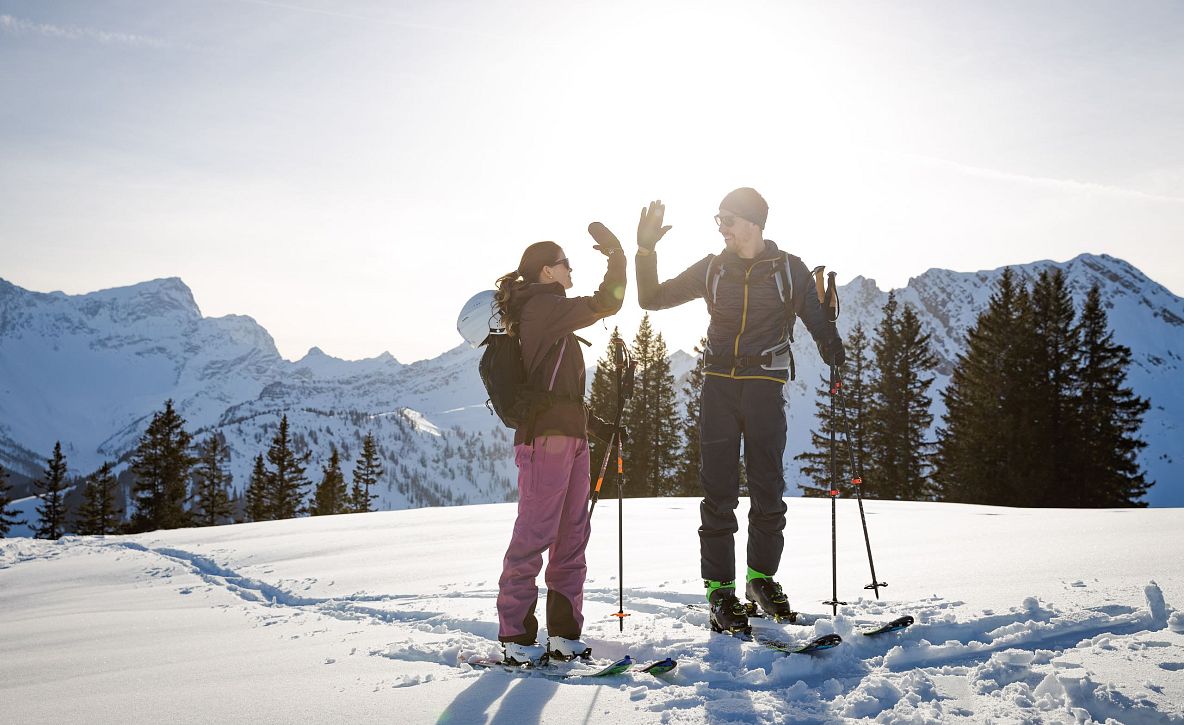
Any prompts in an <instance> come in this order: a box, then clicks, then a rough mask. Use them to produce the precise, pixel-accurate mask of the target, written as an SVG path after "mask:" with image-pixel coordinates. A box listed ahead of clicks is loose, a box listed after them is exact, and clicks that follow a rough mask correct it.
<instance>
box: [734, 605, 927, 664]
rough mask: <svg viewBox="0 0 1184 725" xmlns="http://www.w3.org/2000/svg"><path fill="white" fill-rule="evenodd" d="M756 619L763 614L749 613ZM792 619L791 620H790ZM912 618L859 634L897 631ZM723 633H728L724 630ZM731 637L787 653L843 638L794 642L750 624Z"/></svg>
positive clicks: (807, 650) (810, 649)
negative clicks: (754, 627) (756, 628)
mask: <svg viewBox="0 0 1184 725" xmlns="http://www.w3.org/2000/svg"><path fill="white" fill-rule="evenodd" d="M750 616H753V617H756V618H758V619H763V618H764V615H762V614H754V615H750ZM791 621H792V620H791ZM913 621H914V620H913V618H912V617H911V616H909V615H907V614H906V615H905V616H903V617H897V618H896V619H894V620H892V621H891V622H888V623H886V624H883V625H881V626H879V627H876V628H875V629H865V630H862V631H860V634H862V635H864V636H865V637H874V636H876V635H878V634H887V633H889V632H899V631H900V630H902V629H904V628H906V627H909V626H911V625H912V624H913ZM723 634H728V633H727V632H724V633H723ZM731 634H732V636H733V637H738V638H740V639H743V640H744V641H751V642H756V643H757V644H759V645H761V646H762V647H766V648H768V649H771V650H775V651H777V652H781V653H783V654H787V655H794V654H814V653H815V652H821V651H823V650H828V649H833V648H834V647H838V646H839V645H840V644H842V643H843V638H842V637H840V636H839V635H837V634H833V633H832V634H824V635H822V636H821V637H816V638H814V639H812V640H810V641H809V642H806V643H805V644H795V643H791V642H787V641H785V640H781V639H778V638H776V637H773V636H770V635H769V634H767V633H765V632H762V631H760V630H753V628H752V627H751V626H750V627H748V628H747V630H745V631H742V632H734V633H731Z"/></svg>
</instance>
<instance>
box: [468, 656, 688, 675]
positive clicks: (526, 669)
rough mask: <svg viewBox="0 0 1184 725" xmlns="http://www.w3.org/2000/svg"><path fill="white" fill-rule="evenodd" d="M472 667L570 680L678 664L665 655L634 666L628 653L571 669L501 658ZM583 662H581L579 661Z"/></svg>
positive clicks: (654, 671)
mask: <svg viewBox="0 0 1184 725" xmlns="http://www.w3.org/2000/svg"><path fill="white" fill-rule="evenodd" d="M468 664H469V665H471V666H473V667H480V668H484V669H494V670H502V671H503V672H509V673H510V674H523V675H539V676H540V677H547V678H550V679H555V680H572V679H596V678H601V677H612V676H614V675H623V674H625V673H626V672H631V671H632V672H644V673H646V674H649V675H654V676H658V675H664V674H666V673H667V672H670V671H671V670H673V669H674V668H675V667H677V666H678V661H677V660H674V659H671V658H670V657H667V658H666V659H663V660H655V661H654V662H651V663H649V664H647V665H645V666H643V667H636V665H637V663H636V662H634V661H633V658H632V657H630V656H629V655H625V656H624V657H622V658H621V659H619V660H617V661H615V662H609V663H607V664H604V663H592V664H593V668H592V669H581V670H573V669H572V668H571V667H565V666H560V665H556V664H552V663H551V662H549V661H543V662H538V663H527V664H523V665H511V664H507V663H506V662H503V661H501V660H489V659H479V660H473V661H471V662H469V663H468ZM565 664H567V663H565ZM581 664H583V663H581ZM596 665H600V668H599V669H595V667H596Z"/></svg>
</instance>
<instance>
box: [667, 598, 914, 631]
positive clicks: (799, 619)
mask: <svg viewBox="0 0 1184 725" xmlns="http://www.w3.org/2000/svg"><path fill="white" fill-rule="evenodd" d="M744 606H745V609H746V610H747V614H748V617H749V619H768V620H772V621H774V622H788V623H790V624H800V625H811V624H814V623H815V622H817V621H818V620H819V619H825V618H826V617H825V616H815V615H811V614H803V613H801V612H792V613H791V614H790V615H789V616H788V617H779V618H774V617H771V616H769V615H768V614H766V613H765V612H762V611H761V610H760V609H759V608H757V606H756V604H754V603H753V602H746V603H745V605H744ZM687 608H688V609H694V610H696V611H701V612H710V610H709V609H708V608H707V607H706V606H705V605H702V604H688V605H687ZM915 622H916V620H915V619H913V617H912V616H911V615H908V614H906V615H904V616H902V617H897V618H896V619H894V620H892V621H891V622H888V623H887V624H883V625H880V626H878V627H875V628H874V629H865V630H860V632H859V633H860V634H862V635H863V636H865V637H874V636H876V635H878V634H888V633H889V632H899V631H900V630H902V629H905V628H906V627H910V626H912V625H913V624H914V623H915Z"/></svg>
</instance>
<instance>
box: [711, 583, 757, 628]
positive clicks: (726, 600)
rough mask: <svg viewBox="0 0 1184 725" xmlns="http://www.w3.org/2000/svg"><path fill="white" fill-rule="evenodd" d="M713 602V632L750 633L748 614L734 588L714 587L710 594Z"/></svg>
mask: <svg viewBox="0 0 1184 725" xmlns="http://www.w3.org/2000/svg"><path fill="white" fill-rule="evenodd" d="M707 600H708V601H709V602H710V603H711V615H710V620H711V629H712V631H713V632H727V633H728V634H738V633H744V634H748V633H749V632H750V631H752V630H751V628H750V627H749V626H748V614H747V613H746V612H745V610H744V605H743V604H741V603H740V600H739V599H737V598H736V590H735V589H732V588H730V587H729V588H726V589H725V588H719V589H714V590H712V592H711V593H710V594H709V595H708V597H707Z"/></svg>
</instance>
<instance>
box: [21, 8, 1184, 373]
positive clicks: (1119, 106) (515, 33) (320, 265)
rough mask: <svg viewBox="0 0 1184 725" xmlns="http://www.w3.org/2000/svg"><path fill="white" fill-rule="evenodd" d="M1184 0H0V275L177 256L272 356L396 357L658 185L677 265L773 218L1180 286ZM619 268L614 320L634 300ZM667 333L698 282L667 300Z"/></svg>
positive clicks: (683, 341) (844, 233)
mask: <svg viewBox="0 0 1184 725" xmlns="http://www.w3.org/2000/svg"><path fill="white" fill-rule="evenodd" d="M1181 28H1184V4H1181V3H1179V2H1167V1H1162V2H1160V1H1154V0H1152V1H1148V2H1142V1H1140V2H1137V3H1100V2H1042V3H1027V2H977V3H976V2H960V3H943V2H912V3H907V2H900V3H871V2H868V3H853V2H825V3H824V2H817V3H799V2H735V3H729V4H726V5H725V4H722V3H709V2H698V1H695V0H689V1H685V0H684V1H679V2H663V3H659V2H645V1H638V2H624V1H621V2H618V1H616V0H606V1H605V2H597V3H585V4H578V5H577V4H574V3H572V4H569V3H549V2H542V1H541V0H532V1H524V2H515V3H510V2H496V1H494V2H476V1H472V2H469V1H459V2H430V3H429V2H417V3H396V2H378V1H376V0H374V1H369V0H333V1H332V2H330V1H329V0H291V1H277V2H271V1H270V0H203V1H202V2H194V1H192V0H190V1H182V0H115V1H112V2H104V3H93V2H67V1H62V2H46V1H45V0H0V68H3V73H0V98H2V99H3V103H0V278H3V279H6V280H8V281H10V282H12V283H14V284H17V285H19V286H21V287H24V288H26V289H31V290H36V291H43V292H48V291H54V290H61V291H64V292H66V293H69V294H82V293H86V292H91V291H95V290H99V289H105V288H110V287H118V286H123V285H128V284H134V283H137V282H141V281H145V280H149V279H154V278H159V277H180V278H181V279H183V280H184V281H185V282H186V283H187V284H188V285H189V286H190V288H191V289H192V290H193V292H194V296H195V299H196V300H197V303H198V305H199V306H200V307H201V310H202V312H203V313H204V314H205V315H207V316H221V315H226V314H243V315H249V316H251V317H253V318H254V319H256V320H257V321H258V322H259V323H260V324H262V325H263V326H264V327H266V328H267V329H268V331H270V333H271V334H272V336H273V337H274V338H275V341H276V344H277V346H278V348H279V351H280V353H281V354H282V355H283V356H284V357H286V358H289V359H298V358H300V357H302V356H303V355H304V354H305V352H306V351H307V350H308V349H309V348H311V347H313V346H317V347H320V348H321V349H322V350H323V351H325V352H326V353H328V354H330V355H333V356H336V357H341V358H345V359H361V358H367V357H374V356H376V355H379V354H381V353H382V352H384V351H389V352H390V353H392V354H393V355H395V357H396V358H398V359H399V360H401V361H403V362H411V361H414V360H418V359H423V358H430V357H434V356H436V355H438V354H440V353H442V352H444V351H446V350H448V349H450V348H452V347H454V346H455V345H457V344H459V343H460V342H461V339H460V336H459V335H458V334H457V332H456V329H455V322H456V316H457V314H458V313H459V311H460V308H461V305H462V304H463V303H464V302H465V301H466V300H467V299H468V298H469V297H470V296H471V295H472V294H474V293H475V292H477V291H479V290H481V289H488V288H490V287H492V285H493V281H494V279H496V277H497V276H499V275H500V274H502V273H505V272H507V271H509V270H511V269H513V268H515V267H516V266H517V263H518V259H519V256H520V255H521V252H522V250H523V249H524V248H525V247H526V246H527V245H528V244H530V243H532V242H535V241H538V240H541V239H551V240H554V241H557V242H559V243H560V244H561V245H562V246H563V247H564V250H565V252H566V253H567V255H568V256H569V257H570V259H571V261H572V265H573V268H574V275H573V278H574V280H575V288H574V289H573V290H572V292H571V294H591V293H592V291H593V290H594V289H595V287H596V285H597V284H598V283H599V281H600V279H601V276H602V274H603V261H602V258H601V257H600V256H599V254H598V253H596V252H595V251H593V250H592V249H591V245H592V242H591V239H590V238H589V237H588V236H587V233H586V231H585V229H586V227H587V224H588V223H589V222H590V221H593V220H599V221H602V222H604V223H605V224H607V225H608V226H609V227H610V228H611V229H613V230H615V231H616V232H617V233H618V235H619V236H620V237H621V239H622V240H623V241H624V242H625V246H626V248H627V249H628V250H630V251H632V249H633V246H634V244H633V240H634V233H635V229H636V221H637V214H638V211H639V209H640V208H641V207H642V206H644V205H645V204H646V203H647V202H649V201H650V200H651V199H662V200H663V201H664V202H665V203H666V208H667V216H666V221H667V223H669V224H671V225H673V229H672V230H671V232H670V233H669V234H668V235H667V237H666V238H665V239H664V240H663V241H662V242H661V244H660V246H659V247H658V251H659V273H660V275H662V276H663V277H669V276H673V275H674V274H676V273H677V272H680V271H682V269H684V268H685V267H686V266H689V265H690V264H692V263H693V262H695V261H697V260H698V259H700V258H702V257H703V256H704V255H706V254H708V253H712V252H717V251H719V249H720V248H721V247H722V244H721V240H720V237H719V235H718V232H717V230H716V229H715V226H714V224H713V223H712V216H713V215H714V214H715V213H716V211H717V207H718V203H719V200H720V199H721V198H722V197H723V196H724V194H726V193H727V192H728V191H730V190H731V189H733V188H736V187H738V186H753V187H756V188H757V189H758V190H760V191H761V192H762V193H763V194H764V196H765V197H766V198H767V199H768V201H769V205H770V212H769V221H768V225H767V227H766V234H767V236H768V237H769V238H771V239H773V240H775V241H777V242H778V244H779V245H780V246H782V247H783V248H786V249H788V250H789V251H791V252H793V253H795V254H798V255H799V256H801V257H802V258H803V259H804V260H805V261H806V263H807V264H808V265H810V266H814V265H817V264H825V265H827V266H828V268H830V269H832V270H834V271H836V272H838V275H839V277H838V281H839V282H840V284H842V283H845V282H846V281H849V280H850V279H851V278H853V277H855V276H857V275H859V276H863V277H867V278H871V279H875V280H876V281H877V283H878V284H879V285H880V287H881V288H884V289H886V288H893V287H900V286H903V285H905V284H907V283H908V280H909V278H910V277H913V276H916V275H919V274H921V273H923V272H924V271H925V270H927V269H929V268H934V267H937V268H946V269H953V270H957V271H963V272H965V271H975V270H979V269H994V268H996V267H1000V266H1003V265H1007V264H1022V263H1026V262H1031V261H1035V260H1040V259H1053V260H1058V261H1061V260H1065V259H1069V258H1071V257H1073V256H1076V255H1077V254H1079V253H1082V252H1091V253H1106V254H1112V255H1114V256H1117V257H1121V258H1123V259H1126V260H1128V261H1130V262H1131V263H1133V264H1135V265H1136V266H1137V267H1139V268H1140V269H1142V270H1143V271H1144V272H1145V273H1147V274H1148V275H1149V276H1150V277H1151V278H1152V279H1154V280H1156V281H1157V282H1160V283H1161V284H1164V285H1165V286H1167V287H1168V288H1169V289H1170V290H1172V291H1173V292H1175V293H1176V294H1182V293H1184V257H1182V253H1181V247H1182V246H1184V245H1182V241H1184V84H1181V83H1180V81H1179V79H1180V77H1181V70H1182V69H1184V44H1181V43H1179V42H1178V41H1179V33H1180V29H1181ZM640 317H641V311H640V310H639V309H638V308H637V305H636V297H635V292H634V290H633V288H632V284H631V288H630V290H629V292H628V294H627V298H626V305H625V308H624V310H622V312H621V313H620V315H618V317H616V318H614V319H612V320H609V321H608V322H607V323H606V324H603V325H598V326H597V327H596V328H595V329H593V330H590V331H589V332H590V333H591V337H592V339H593V342H594V343H596V342H600V341H603V340H604V339H606V338H607V332H608V329H609V326H610V325H612V324H619V325H620V326H621V328H622V330H623V331H624V332H625V333H626V334H627V335H631V334H632V332H633V331H634V330H635V329H636V326H637V323H638V321H639V320H640ZM653 320H654V323H655V326H656V327H657V328H658V330H659V331H661V332H662V333H663V334H664V336H665V337H666V339H667V343H668V345H669V346H670V347H671V348H672V349H677V348H683V349H688V350H689V349H690V348H691V347H692V346H693V345H694V344H695V342H696V341H697V340H698V339H699V338H700V337H701V335H702V334H703V331H704V329H705V327H706V314H705V308H704V307H703V306H702V305H698V304H689V305H685V306H683V307H681V308H679V309H677V310H672V311H663V312H660V313H656V315H655V317H654V318H653Z"/></svg>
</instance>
